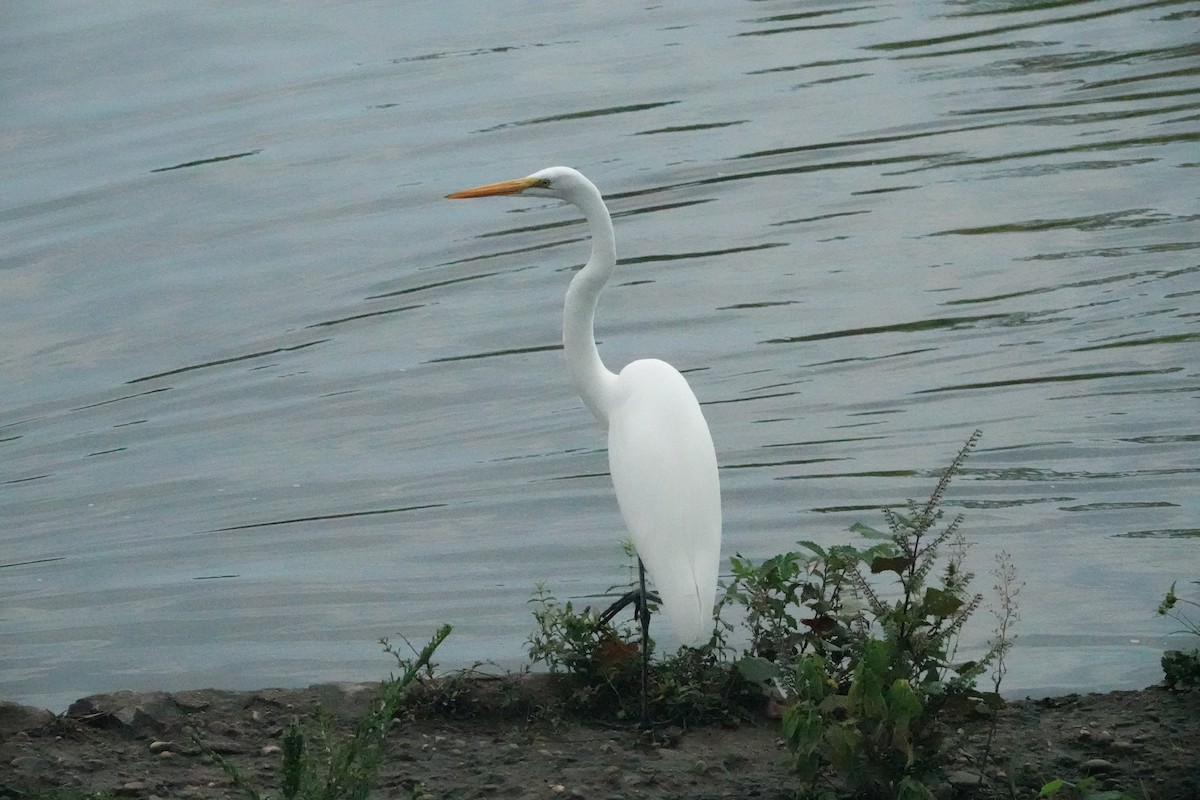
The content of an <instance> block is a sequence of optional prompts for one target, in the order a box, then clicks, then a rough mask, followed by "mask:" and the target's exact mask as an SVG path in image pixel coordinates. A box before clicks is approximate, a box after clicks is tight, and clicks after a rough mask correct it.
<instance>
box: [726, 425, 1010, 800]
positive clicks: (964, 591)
mask: <svg viewBox="0 0 1200 800" xmlns="http://www.w3.org/2000/svg"><path fill="white" fill-rule="evenodd" d="M978 438H979V432H978V431H976V432H975V434H973V435H972V436H971V437H970V439H968V440H967V442H966V444H965V445H964V446H963V447H962V449H961V450H960V451H959V453H958V455H957V456H956V457H955V459H954V461H953V462H952V463H951V465H950V467H949V468H948V469H947V470H946V472H945V474H944V475H943V476H942V478H941V480H940V481H939V482H938V484H937V485H936V487H935V488H934V491H933V493H932V494H931V496H930V498H929V500H927V501H926V502H925V503H923V504H917V503H914V502H912V501H910V502H909V503H908V506H907V508H906V511H905V513H899V512H895V511H892V510H886V511H885V512H884V518H885V520H886V521H887V523H888V529H889V530H888V531H886V532H880V531H877V530H875V529H873V528H870V527H868V526H866V525H862V524H858V525H855V526H854V527H853V528H852V530H853V531H855V532H856V533H859V534H860V535H862V536H864V537H865V538H866V539H868V540H870V541H874V542H875V544H874V545H872V546H870V547H868V548H866V549H862V550H859V549H856V548H854V547H852V546H848V545H839V546H837V547H831V548H829V549H828V550H826V549H823V548H821V547H819V546H818V545H816V544H815V543H813V542H800V545H801V548H802V551H801V552H797V553H787V554H784V555H782V556H776V557H775V558H773V559H770V560H768V561H766V562H764V563H763V564H761V565H754V564H753V563H751V562H749V561H747V560H745V559H741V558H738V559H735V561H734V580H733V582H732V583H731V584H730V586H729V587H727V590H726V601H727V602H736V603H740V604H743V605H745V606H746V608H747V619H746V624H747V626H748V628H749V629H750V632H751V640H752V642H751V649H750V651H749V652H748V653H747V658H745V659H743V663H744V664H746V667H745V668H749V666H750V664H755V665H756V666H755V670H756V671H758V672H760V673H761V672H762V671H763V670H764V669H768V668H774V669H775V670H777V676H776V680H777V681H778V682H779V684H780V686H781V687H782V689H783V691H784V692H785V694H786V695H787V696H788V704H787V707H786V709H785V711H784V718H783V731H784V738H785V740H786V741H787V743H788V746H789V748H790V749H791V751H792V754H793V767H794V769H795V771H796V773H797V775H798V776H799V778H800V786H799V790H800V791H799V793H800V795H801V796H807V797H812V796H835V795H836V794H837V793H838V792H846V793H849V794H853V795H854V796H857V797H863V798H928V797H930V796H931V788H930V787H931V786H932V785H933V783H934V781H935V779H936V778H937V775H938V770H939V769H940V767H941V766H942V765H943V764H944V763H945V762H946V761H947V759H948V757H949V755H950V753H949V748H948V747H946V746H945V745H944V743H943V739H942V735H941V728H942V726H941V724H940V723H941V722H943V721H944V718H945V716H946V715H947V714H948V713H956V714H969V713H984V714H986V713H990V710H991V709H993V708H995V707H997V706H999V705H1000V703H1001V701H1000V698H999V695H998V689H999V681H1000V678H1001V676H1002V675H1003V658H1004V654H1005V652H1006V651H1007V649H1008V647H1009V646H1010V645H1011V641H1012V636H1011V632H1010V627H1009V626H1010V625H1011V624H1012V623H1013V622H1014V621H1015V618H1016V605H1015V596H1016V594H1017V592H1019V590H1020V587H1019V585H1018V584H1017V583H1016V582H1015V577H1014V576H1013V574H1012V570H1011V564H1010V563H1009V562H1008V561H1007V560H1004V561H1002V563H1001V566H1000V567H999V568H998V569H997V572H996V574H997V576H998V577H999V578H1000V580H1001V583H1000V585H999V587H998V588H1001V601H1002V608H1003V609H1004V610H1003V613H1001V614H998V616H999V617H1000V620H1001V625H1000V627H998V628H997V635H996V636H995V637H994V638H993V639H992V641H991V642H990V644H989V648H988V650H987V652H985V653H984V654H983V655H982V656H981V657H980V658H978V659H976V660H970V661H957V660H956V658H955V655H956V650H957V645H958V641H959V636H960V633H961V631H962V629H963V626H964V625H965V623H966V621H967V619H968V618H969V617H970V616H971V614H972V613H973V612H974V611H975V610H976V609H977V608H978V607H979V605H980V603H981V602H982V596H981V595H979V594H974V593H971V592H970V591H969V588H968V587H969V584H970V582H971V580H972V578H973V577H974V576H973V575H972V574H971V573H970V572H967V571H966V570H965V569H964V566H963V563H964V559H965V555H966V551H967V543H966V541H965V539H964V538H963V536H962V533H961V531H960V526H961V523H962V516H961V515H959V516H956V517H955V518H954V519H952V520H950V521H949V522H948V523H945V524H942V519H943V511H942V509H941V507H940V505H941V499H942V496H943V494H944V493H945V491H946V489H947V487H948V486H949V484H950V481H951V479H952V478H953V477H954V476H955V475H956V474H957V473H958V472H959V471H960V470H961V468H962V464H963V461H964V460H965V459H966V457H967V455H968V454H969V453H970V451H971V449H972V448H973V447H974V445H975V443H976V441H977V440H978ZM1002 558H1004V559H1006V558H1007V557H1002ZM882 575H891V576H893V579H894V581H895V583H896V584H898V586H896V587H895V588H893V589H890V590H889V592H890V595H885V594H884V590H883V589H880V588H877V587H876V585H875V584H874V583H873V582H872V578H873V577H874V576H882ZM893 597H894V599H893ZM764 664H765V665H766V667H764ZM989 669H992V671H993V672H992V674H993V682H994V688H995V689H996V691H992V692H982V691H979V690H978V689H976V688H975V683H976V681H977V679H978V678H979V677H980V676H981V675H983V674H984V673H985V672H987V671H988V670H989Z"/></svg>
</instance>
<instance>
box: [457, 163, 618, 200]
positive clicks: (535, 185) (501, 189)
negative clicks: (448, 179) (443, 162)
mask: <svg viewBox="0 0 1200 800" xmlns="http://www.w3.org/2000/svg"><path fill="white" fill-rule="evenodd" d="M587 189H590V190H591V191H593V192H594V191H596V188H595V186H593V185H592V182H591V181H589V180H588V179H587V178H585V177H584V176H583V175H582V174H580V173H579V172H577V171H575V170H573V169H571V168H570V167H547V168H546V169H543V170H538V171H537V172H535V173H533V174H532V175H529V176H527V177H524V178H517V179H515V180H511V181H500V182H499V183H485V184H484V185H482V186H475V187H473V188H471V189H463V190H462V191H461V192H453V193H452V194H448V195H446V197H447V198H449V199H451V200H466V199H469V198H472V197H495V196H502V195H514V194H523V195H532V196H534V197H556V198H558V199H559V200H566V201H567V202H568V203H573V202H575V200H576V198H577V197H578V194H579V192H581V191H585V190H587Z"/></svg>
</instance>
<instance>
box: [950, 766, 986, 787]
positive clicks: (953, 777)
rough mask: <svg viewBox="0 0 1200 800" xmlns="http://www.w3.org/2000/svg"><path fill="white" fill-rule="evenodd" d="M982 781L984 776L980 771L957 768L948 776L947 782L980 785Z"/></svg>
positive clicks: (965, 785) (954, 784)
mask: <svg viewBox="0 0 1200 800" xmlns="http://www.w3.org/2000/svg"><path fill="white" fill-rule="evenodd" d="M982 781H983V778H982V777H981V776H980V774H979V773H978V772H967V771H966V770H961V769H959V770H955V771H954V772H951V773H950V774H948V775H947V776H946V783H948V784H950V785H951V786H959V787H967V786H978V785H979V784H980V783H981V782H982Z"/></svg>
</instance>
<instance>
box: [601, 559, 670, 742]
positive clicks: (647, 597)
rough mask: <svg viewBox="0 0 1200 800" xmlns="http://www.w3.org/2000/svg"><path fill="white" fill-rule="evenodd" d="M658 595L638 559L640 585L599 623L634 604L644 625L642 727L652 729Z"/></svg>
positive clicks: (634, 615) (636, 615) (613, 606)
mask: <svg viewBox="0 0 1200 800" xmlns="http://www.w3.org/2000/svg"><path fill="white" fill-rule="evenodd" d="M658 602H660V601H659V599H658V595H656V594H654V593H653V592H649V591H647V590H646V565H645V564H643V563H642V559H641V558H639V559H638V586H637V588H636V589H634V590H632V591H629V592H626V593H625V594H623V595H621V597H619V598H618V599H617V602H615V603H613V604H612V605H611V606H609V607H608V608H607V609H605V611H604V613H603V614H601V615H600V618H599V624H600V625H607V624H608V623H609V622H611V621H612V619H613V617H615V616H616V615H617V614H618V613H619V612H620V611H621V609H623V608H625V607H626V606H629V605H632V606H633V617H634V619H636V620H637V621H638V622H640V623H641V626H642V721H641V724H642V727H643V728H646V729H650V728H651V727H653V726H652V724H651V721H650V603H658Z"/></svg>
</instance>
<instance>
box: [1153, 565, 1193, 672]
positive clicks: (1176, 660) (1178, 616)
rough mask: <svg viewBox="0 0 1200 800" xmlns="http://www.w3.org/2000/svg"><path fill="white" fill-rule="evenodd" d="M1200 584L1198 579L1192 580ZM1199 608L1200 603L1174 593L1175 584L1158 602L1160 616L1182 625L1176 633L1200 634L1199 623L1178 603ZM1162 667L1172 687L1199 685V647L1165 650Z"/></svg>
mask: <svg viewBox="0 0 1200 800" xmlns="http://www.w3.org/2000/svg"><path fill="white" fill-rule="evenodd" d="M1192 583H1194V584H1196V585H1197V586H1200V581H1192ZM1181 604H1182V605H1185V606H1191V607H1193V608H1200V603H1197V602H1196V601H1194V600H1188V599H1186V598H1181V597H1179V596H1178V595H1177V594H1175V584H1174V583H1172V584H1171V588H1170V589H1168V590H1167V594H1166V596H1165V597H1163V599H1162V602H1161V603H1159V604H1158V613H1159V615H1160V616H1164V617H1170V618H1171V619H1173V620H1175V621H1176V622H1178V623H1179V624H1180V625H1181V626H1182V627H1181V628H1180V629H1179V630H1177V631H1176V633H1192V634H1195V635H1196V636H1200V623H1198V622H1196V621H1195V620H1193V619H1192V618H1191V617H1190V616H1189V615H1188V614H1187V613H1186V612H1185V611H1184V610H1183V609H1182V608H1181V607H1180V605H1181ZM1162 669H1163V678H1164V682H1165V683H1166V684H1167V685H1168V686H1170V687H1173V688H1176V689H1181V688H1183V687H1185V686H1200V647H1197V648H1194V649H1192V650H1167V651H1166V652H1164V653H1163V654H1162Z"/></svg>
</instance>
